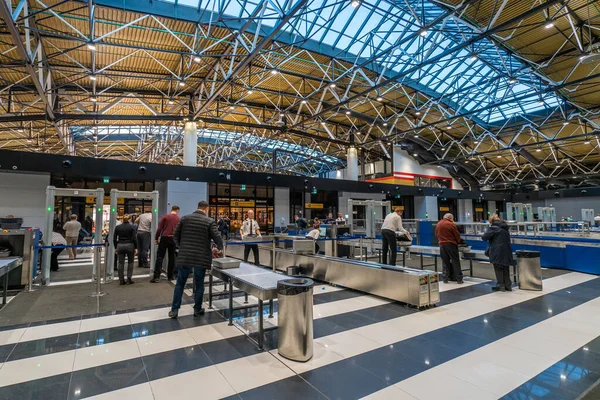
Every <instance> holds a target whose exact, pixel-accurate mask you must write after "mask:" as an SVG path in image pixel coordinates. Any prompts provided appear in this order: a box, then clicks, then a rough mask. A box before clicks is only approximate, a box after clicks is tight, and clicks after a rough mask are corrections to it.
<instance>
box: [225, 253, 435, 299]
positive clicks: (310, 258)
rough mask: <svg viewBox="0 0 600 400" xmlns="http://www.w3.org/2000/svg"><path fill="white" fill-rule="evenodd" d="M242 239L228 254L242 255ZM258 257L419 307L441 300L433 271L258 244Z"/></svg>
mask: <svg viewBox="0 0 600 400" xmlns="http://www.w3.org/2000/svg"><path fill="white" fill-rule="evenodd" d="M243 244H244V243H240V242H229V243H228V245H227V250H226V251H227V256H229V257H235V258H238V259H243V256H244V254H243V253H244V246H243ZM258 248H259V252H260V259H261V260H262V262H263V263H265V262H267V261H268V263H267V264H266V265H273V264H272V263H271V262H272V256H273V253H274V254H275V260H274V261H275V263H274V265H275V267H276V269H278V270H281V271H285V270H286V268H287V267H289V266H298V267H299V269H300V272H301V274H302V275H305V276H307V277H310V278H313V279H316V280H318V281H322V282H328V283H332V284H335V285H339V286H343V287H346V288H349V289H355V290H360V291H362V292H365V293H369V294H373V295H376V296H380V297H383V298H386V299H390V300H396V301H400V302H403V303H406V304H409V305H412V306H415V307H418V308H421V307H428V306H433V305H435V304H437V303H439V301H440V292H439V283H438V280H439V274H438V273H437V272H435V271H428V270H419V269H414V268H406V267H394V266H389V265H383V264H378V263H372V262H367V261H359V260H354V259H347V258H336V257H326V256H321V255H304V254H294V253H293V251H291V250H286V249H280V248H275V249H273V247H272V246H270V245H261V244H259V245H258Z"/></svg>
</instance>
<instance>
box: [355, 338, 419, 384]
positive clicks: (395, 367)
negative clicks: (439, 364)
mask: <svg viewBox="0 0 600 400" xmlns="http://www.w3.org/2000/svg"><path fill="white" fill-rule="evenodd" d="M352 361H354V363H356V364H357V365H359V366H361V367H362V368H364V369H366V370H367V371H369V372H371V373H372V374H375V375H377V376H378V377H380V378H381V379H383V380H385V381H386V383H387V384H388V385H393V384H395V383H397V382H400V381H402V380H404V379H407V378H410V377H411V376H414V375H417V374H419V373H421V372H423V371H426V370H427V369H429V368H430V366H429V365H427V364H425V362H424V360H420V361H417V360H415V359H413V358H411V357H408V356H405V355H403V354H402V353H400V352H398V351H396V350H394V347H393V346H385V347H382V348H379V349H377V350H373V351H369V352H367V353H364V354H361V355H358V356H355V357H352Z"/></svg>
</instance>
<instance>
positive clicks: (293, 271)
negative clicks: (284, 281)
mask: <svg viewBox="0 0 600 400" xmlns="http://www.w3.org/2000/svg"><path fill="white" fill-rule="evenodd" d="M299 271H300V267H299V266H297V265H292V266H290V267H287V268H286V269H285V273H286V274H287V275H289V276H296V275H299Z"/></svg>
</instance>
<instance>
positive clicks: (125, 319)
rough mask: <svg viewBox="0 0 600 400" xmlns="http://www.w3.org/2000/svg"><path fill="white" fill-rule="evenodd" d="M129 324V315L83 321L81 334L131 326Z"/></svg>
mask: <svg viewBox="0 0 600 400" xmlns="http://www.w3.org/2000/svg"><path fill="white" fill-rule="evenodd" d="M129 323H130V322H129V315H127V314H118V315H110V316H107V317H98V318H89V319H83V320H81V327H80V332H88V331H97V330H100V329H107V328H113V327H115V326H123V325H129Z"/></svg>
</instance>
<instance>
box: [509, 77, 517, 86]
mask: <svg viewBox="0 0 600 400" xmlns="http://www.w3.org/2000/svg"><path fill="white" fill-rule="evenodd" d="M508 83H510V84H511V85H514V84H515V83H517V80H516V79H515V78H513V77H511V78H510V79H509V80H508Z"/></svg>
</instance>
